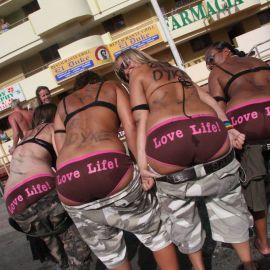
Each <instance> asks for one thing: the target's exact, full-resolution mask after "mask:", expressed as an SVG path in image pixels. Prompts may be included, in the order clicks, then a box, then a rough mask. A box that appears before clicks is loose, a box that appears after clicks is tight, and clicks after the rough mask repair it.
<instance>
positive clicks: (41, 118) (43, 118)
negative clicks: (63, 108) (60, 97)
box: [32, 103, 57, 128]
mask: <svg viewBox="0 0 270 270" xmlns="http://www.w3.org/2000/svg"><path fill="white" fill-rule="evenodd" d="M56 110H57V106H56V105H55V104H53V103H47V104H42V105H39V106H38V107H37V108H36V109H35V111H34V115H33V119H32V128H35V127H37V126H38V125H40V124H42V123H52V122H53V120H54V116H55V114H56Z"/></svg>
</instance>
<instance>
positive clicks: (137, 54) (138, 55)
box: [114, 48, 161, 85]
mask: <svg viewBox="0 0 270 270" xmlns="http://www.w3.org/2000/svg"><path fill="white" fill-rule="evenodd" d="M119 58H121V59H123V60H124V61H125V60H126V61H128V60H129V59H130V60H132V61H134V62H137V63H140V64H149V63H161V62H159V61H158V60H157V59H155V58H153V57H152V56H150V55H149V54H147V53H145V52H142V51H140V50H137V49H131V48H130V49H127V50H124V51H122V52H121V53H120V54H119V55H118V56H117V57H116V58H115V62H114V71H115V74H116V76H117V77H118V79H119V80H120V81H122V82H123V83H124V84H125V85H127V84H128V80H126V79H125V78H124V77H123V72H122V71H121V70H120V67H119V66H117V60H118V59H119Z"/></svg>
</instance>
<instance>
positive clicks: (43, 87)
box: [36, 86, 50, 105]
mask: <svg viewBox="0 0 270 270" xmlns="http://www.w3.org/2000/svg"><path fill="white" fill-rule="evenodd" d="M43 89H45V90H48V92H49V93H50V90H49V88H48V87H47V86H38V88H37V89H36V98H37V101H38V105H41V104H42V102H41V99H40V96H39V92H40V91H41V90H43Z"/></svg>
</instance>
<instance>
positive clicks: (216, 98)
mask: <svg viewBox="0 0 270 270" xmlns="http://www.w3.org/2000/svg"><path fill="white" fill-rule="evenodd" d="M213 98H214V99H215V100H216V101H217V102H220V101H223V102H225V103H227V99H226V98H225V97H222V96H215V97H213Z"/></svg>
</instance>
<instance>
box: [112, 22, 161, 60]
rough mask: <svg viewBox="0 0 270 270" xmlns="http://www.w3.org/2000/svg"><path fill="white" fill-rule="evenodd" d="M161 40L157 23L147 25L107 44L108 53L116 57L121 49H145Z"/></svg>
mask: <svg viewBox="0 0 270 270" xmlns="http://www.w3.org/2000/svg"><path fill="white" fill-rule="evenodd" d="M160 42H163V39H162V37H161V33H160V31H159V28H158V26H157V24H152V25H148V26H147V27H144V28H142V29H140V30H137V29H136V31H134V32H133V33H131V34H128V35H126V36H124V37H122V38H120V39H118V40H115V41H113V42H112V43H111V44H110V45H109V50H110V53H111V54H112V55H113V56H114V57H117V56H118V55H119V54H120V53H121V52H122V51H124V50H126V49H128V48H132V49H140V50H142V49H145V48H148V47H151V46H153V45H155V44H158V43H160Z"/></svg>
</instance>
